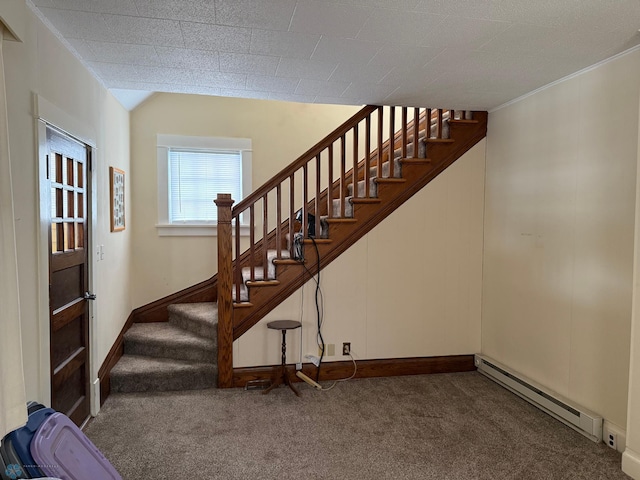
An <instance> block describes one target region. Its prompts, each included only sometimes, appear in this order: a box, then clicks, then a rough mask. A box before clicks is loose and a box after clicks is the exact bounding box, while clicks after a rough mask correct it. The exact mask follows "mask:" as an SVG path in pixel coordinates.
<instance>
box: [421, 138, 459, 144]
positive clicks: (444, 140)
mask: <svg viewBox="0 0 640 480" xmlns="http://www.w3.org/2000/svg"><path fill="white" fill-rule="evenodd" d="M426 142H427V143H453V142H455V140H454V139H453V138H427V139H426Z"/></svg>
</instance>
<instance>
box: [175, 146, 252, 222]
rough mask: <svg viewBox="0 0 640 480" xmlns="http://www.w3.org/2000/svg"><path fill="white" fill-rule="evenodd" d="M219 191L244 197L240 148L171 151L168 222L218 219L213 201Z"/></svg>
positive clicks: (238, 199)
mask: <svg viewBox="0 0 640 480" xmlns="http://www.w3.org/2000/svg"><path fill="white" fill-rule="evenodd" d="M218 193H230V194H231V198H233V199H234V200H235V201H236V202H238V201H240V200H241V199H242V156H241V154H240V152H239V151H210V150H209V151H207V150H180V149H170V150H169V221H170V222H171V223H203V222H215V221H217V207H216V205H215V203H213V201H214V200H215V199H216V197H217V195H218Z"/></svg>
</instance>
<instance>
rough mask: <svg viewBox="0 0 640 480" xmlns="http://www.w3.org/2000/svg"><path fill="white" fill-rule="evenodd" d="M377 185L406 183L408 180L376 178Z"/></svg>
mask: <svg viewBox="0 0 640 480" xmlns="http://www.w3.org/2000/svg"><path fill="white" fill-rule="evenodd" d="M375 181H376V183H406V181H407V179H406V178H384V177H382V178H376V179H375Z"/></svg>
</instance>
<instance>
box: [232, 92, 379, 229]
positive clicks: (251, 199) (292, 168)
mask: <svg viewBox="0 0 640 480" xmlns="http://www.w3.org/2000/svg"><path fill="white" fill-rule="evenodd" d="M377 108H378V107H377V106H375V105H367V106H365V107H363V108H362V109H361V110H360V111H359V112H357V113H356V114H355V115H353V116H352V117H351V118H350V119H349V120H347V121H346V122H344V123H343V124H342V125H340V126H339V127H338V128H336V129H335V130H334V131H333V132H331V133H330V134H329V135H327V136H326V137H324V138H323V139H322V140H320V141H319V142H318V143H316V144H315V145H314V146H313V147H311V148H310V149H309V150H307V151H306V152H305V153H303V154H302V155H300V156H299V157H298V158H297V160H295V161H293V162H292V163H290V164H289V165H288V166H287V167H285V168H284V169H283V170H281V171H280V172H279V173H277V174H276V175H274V176H273V177H271V178H270V179H269V180H267V181H266V182H265V183H264V185H262V186H261V187H260V188H258V189H257V190H255V191H254V192H253V193H252V194H251V195H249V196H248V197H247V198H245V199H244V200H242V201H241V202H239V203H238V204H236V206H235V207H233V213H232V215H233V216H234V217H235V216H236V215H238V214H239V213H242V212H244V211H245V210H246V209H247V208H248V207H249V206H250V205H252V204H254V203H255V202H257V201H258V200H260V198H262V197H263V196H264V195H266V194H267V193H269V192H270V191H271V190H273V189H274V188H275V187H276V185H278V184H279V183H282V182H284V181H285V180H286V179H287V178H288V177H290V176H291V175H293V174H294V173H295V172H297V171H298V170H299V169H300V168H302V167H303V166H304V165H305V164H306V163H307V162H308V161H309V159H311V158H313V157H315V156H316V155H319V154H320V153H322V151H323V150H324V149H325V148H327V145H330V144H332V143H333V142H335V141H336V140H338V139H339V138H340V137H341V136H342V135H346V133H347V132H348V131H349V130H351V129H352V128H353V127H354V125H357V124H358V123H359V122H361V121H362V120H364V118H365V117H366V116H367V115H369V114H371V113H372V112H375V111H376V109H377Z"/></svg>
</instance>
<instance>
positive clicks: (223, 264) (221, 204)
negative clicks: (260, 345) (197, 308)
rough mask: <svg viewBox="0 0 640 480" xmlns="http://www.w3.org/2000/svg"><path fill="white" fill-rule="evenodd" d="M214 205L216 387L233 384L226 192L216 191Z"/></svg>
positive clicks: (225, 386) (229, 220) (229, 210)
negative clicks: (216, 250)
mask: <svg viewBox="0 0 640 480" xmlns="http://www.w3.org/2000/svg"><path fill="white" fill-rule="evenodd" d="M214 202H215V204H216V205H217V206H218V387H219V388H229V387H232V386H233V298H232V290H233V272H232V268H231V264H232V263H231V262H232V258H231V257H232V250H231V245H232V241H231V206H232V205H233V200H232V199H231V195H230V194H228V193H219V194H218V198H216V199H215V200H214Z"/></svg>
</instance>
